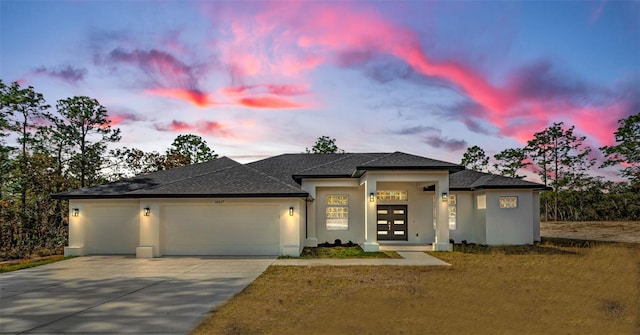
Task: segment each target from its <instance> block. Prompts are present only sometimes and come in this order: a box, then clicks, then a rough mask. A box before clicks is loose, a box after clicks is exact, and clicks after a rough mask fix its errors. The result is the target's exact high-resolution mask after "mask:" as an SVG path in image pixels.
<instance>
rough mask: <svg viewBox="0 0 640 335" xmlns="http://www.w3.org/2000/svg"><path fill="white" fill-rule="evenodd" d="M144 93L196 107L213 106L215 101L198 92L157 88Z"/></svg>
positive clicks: (209, 96) (206, 94)
mask: <svg viewBox="0 0 640 335" xmlns="http://www.w3.org/2000/svg"><path fill="white" fill-rule="evenodd" d="M145 92H146V93H147V94H152V95H159V96H164V97H168V98H173V99H179V100H184V101H188V102H190V103H192V104H194V105H196V106H198V107H208V106H212V105H214V104H215V101H214V100H213V98H212V97H211V95H209V94H208V93H204V92H200V91H198V90H187V89H175V88H174V89H171V88H157V89H148V90H146V91H145Z"/></svg>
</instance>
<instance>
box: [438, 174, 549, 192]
mask: <svg viewBox="0 0 640 335" xmlns="http://www.w3.org/2000/svg"><path fill="white" fill-rule="evenodd" d="M509 188H511V189H516V188H519V189H540V190H543V189H545V186H544V185H542V184H538V183H534V182H530V181H526V180H522V179H518V178H511V177H505V176H500V175H495V174H490V173H484V172H478V171H473V170H462V171H459V172H455V173H452V174H450V175H449V189H450V190H453V191H456V190H457V191H464V190H471V191H473V190H478V189H509Z"/></svg>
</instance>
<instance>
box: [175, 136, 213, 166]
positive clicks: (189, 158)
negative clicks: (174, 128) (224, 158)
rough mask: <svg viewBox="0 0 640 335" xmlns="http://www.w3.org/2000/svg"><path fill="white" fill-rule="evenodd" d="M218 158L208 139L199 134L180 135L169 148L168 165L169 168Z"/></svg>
mask: <svg viewBox="0 0 640 335" xmlns="http://www.w3.org/2000/svg"><path fill="white" fill-rule="evenodd" d="M216 158H218V155H217V154H215V153H214V151H213V150H211V148H209V146H208V145H207V141H205V140H203V139H202V137H200V136H197V135H192V134H188V135H178V137H176V138H175V139H174V140H173V143H171V147H170V148H169V149H167V153H166V161H167V162H166V163H167V164H166V165H167V167H168V168H171V167H176V166H182V165H189V164H195V163H201V162H207V161H210V160H214V159H216Z"/></svg>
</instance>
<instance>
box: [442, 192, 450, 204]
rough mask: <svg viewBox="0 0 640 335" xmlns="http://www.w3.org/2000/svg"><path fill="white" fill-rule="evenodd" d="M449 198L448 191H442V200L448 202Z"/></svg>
mask: <svg viewBox="0 0 640 335" xmlns="http://www.w3.org/2000/svg"><path fill="white" fill-rule="evenodd" d="M448 198H449V197H448V196H447V192H442V202H447V200H448Z"/></svg>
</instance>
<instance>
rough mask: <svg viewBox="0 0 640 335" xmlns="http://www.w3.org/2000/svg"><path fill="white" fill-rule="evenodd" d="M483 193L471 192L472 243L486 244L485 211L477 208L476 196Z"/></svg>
mask: <svg viewBox="0 0 640 335" xmlns="http://www.w3.org/2000/svg"><path fill="white" fill-rule="evenodd" d="M481 195H485V193H484V191H483V192H473V239H472V242H473V243H477V244H487V210H486V209H480V208H478V196H481Z"/></svg>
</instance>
